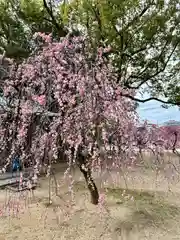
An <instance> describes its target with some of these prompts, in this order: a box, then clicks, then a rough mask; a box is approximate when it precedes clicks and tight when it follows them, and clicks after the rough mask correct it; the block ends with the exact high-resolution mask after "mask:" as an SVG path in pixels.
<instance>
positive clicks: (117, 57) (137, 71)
mask: <svg viewBox="0 0 180 240" xmlns="http://www.w3.org/2000/svg"><path fill="white" fill-rule="evenodd" d="M61 8H62V12H63V13H64V15H65V20H66V22H68V24H69V25H70V26H73V27H75V28H77V29H81V31H82V32H83V34H86V35H88V36H89V37H90V40H91V46H92V48H96V46H110V47H111V48H112V50H111V53H112V54H111V55H110V56H109V57H110V58H111V59H113V62H114V63H113V64H114V66H115V67H116V71H117V73H118V79H117V81H118V82H119V83H120V84H121V85H122V86H124V87H125V88H129V89H136V90H141V91H145V90H146V91H147V92H148V93H150V95H151V97H150V98H149V99H145V100H141V99H137V98H136V101H139V102H145V101H149V100H152V99H155V100H157V97H158V96H161V97H165V98H167V99H168V101H167V102H169V103H170V102H171V103H173V104H177V105H179V104H180V88H179V70H180V69H179V68H180V62H179V50H180V11H179V9H180V7H179V1H178V0H170V1H163V0H158V1H154V0H146V1H139V0H137V1H134V0H133V1H131V0H128V1H127V0H126V1H118V0H117V1H116V0H111V1H109V0H103V1H99V0H95V1H94V0H87V1H85V0H82V1H78V0H74V1H71V2H70V3H69V6H66V8H65V7H64V6H63V5H62V6H61ZM64 9H65V10H64ZM107 55H109V54H107ZM165 102H166V101H164V103H165Z"/></svg>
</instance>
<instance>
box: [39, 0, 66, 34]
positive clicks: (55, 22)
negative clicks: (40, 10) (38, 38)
mask: <svg viewBox="0 0 180 240" xmlns="http://www.w3.org/2000/svg"><path fill="white" fill-rule="evenodd" d="M43 3H44V7H45V9H46V11H47V13H48V14H49V16H50V17H51V20H52V21H51V23H52V24H53V25H54V26H55V27H56V29H57V30H58V33H59V36H60V37H65V36H66V34H67V31H65V30H64V27H63V26H62V25H59V24H58V23H57V21H56V19H55V17H54V15H53V11H52V7H51V8H49V7H48V5H47V2H46V0H43Z"/></svg>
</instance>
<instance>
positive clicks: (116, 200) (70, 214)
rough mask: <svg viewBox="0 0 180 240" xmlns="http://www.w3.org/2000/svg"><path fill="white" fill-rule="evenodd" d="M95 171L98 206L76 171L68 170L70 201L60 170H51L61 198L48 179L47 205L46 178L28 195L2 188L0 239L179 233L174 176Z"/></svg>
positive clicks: (163, 237) (125, 238)
mask: <svg viewBox="0 0 180 240" xmlns="http://www.w3.org/2000/svg"><path fill="white" fill-rule="evenodd" d="M95 175H96V182H97V185H98V187H99V189H100V193H101V197H102V198H103V196H104V193H105V194H106V197H105V204H104V205H103V206H102V207H101V206H93V205H92V204H90V202H89V194H88V191H87V189H86V186H85V184H84V181H79V180H83V179H82V176H81V175H80V173H79V172H78V171H74V178H75V179H76V182H75V184H74V192H75V199H74V200H75V205H72V202H71V196H70V193H69V192H68V185H69V184H68V181H70V179H69V180H68V179H66V180H65V182H63V176H62V174H57V179H58V181H59V182H58V183H59V185H60V186H59V194H60V196H61V197H62V198H63V199H61V198H59V197H55V189H54V183H52V185H51V186H52V188H51V190H52V195H53V196H52V204H51V206H48V180H47V179H46V180H45V179H42V180H41V186H40V188H38V189H37V190H36V191H35V192H34V196H33V195H32V193H25V194H24V195H18V194H17V193H16V194H11V193H7V196H6V193H5V191H2V192H1V193H0V202H1V211H2V212H1V213H3V214H2V216H1V217H0V240H13V239H14V240H15V239H16V240H44V239H46V240H57V239H61V240H63V239H73V240H86V239H87V240H88V239H89V240H97V239H102V240H109V239H114V240H145V239H149V240H157V239H159V240H171V239H173V240H176V239H177V240H178V239H180V190H179V189H180V183H179V176H176V177H174V179H168V180H167V178H166V177H165V176H163V175H158V176H156V174H155V173H153V172H150V171H149V170H148V171H146V170H145V171H141V172H140V171H139V170H138V171H127V172H124V175H125V176H124V177H123V176H122V175H121V174H120V173H119V174H117V173H116V174H115V173H110V174H107V173H106V174H104V175H103V177H102V176H98V175H97V174H95ZM100 179H103V180H102V181H100ZM124 179H126V183H125V182H124ZM155 179H156V181H155ZM126 185H127V187H128V189H126ZM9 199H10V202H9V205H8V204H7V205H6V209H5V207H4V210H3V204H4V203H5V202H6V203H7V200H9ZM18 199H19V201H17V200H18ZM18 202H19V204H21V205H20V206H19V207H18V206H17V204H18ZM10 205H11V206H10ZM7 206H9V207H7ZM13 208H14V209H13ZM17 209H18V210H19V213H17V212H16V211H17ZM3 211H4V212H3ZM9 211H10V213H9ZM5 213H6V216H3V215H4V214H5ZM13 214H14V216H13ZM8 215H9V216H8Z"/></svg>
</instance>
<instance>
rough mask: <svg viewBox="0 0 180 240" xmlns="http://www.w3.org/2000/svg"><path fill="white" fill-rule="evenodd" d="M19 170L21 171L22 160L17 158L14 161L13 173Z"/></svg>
mask: <svg viewBox="0 0 180 240" xmlns="http://www.w3.org/2000/svg"><path fill="white" fill-rule="evenodd" d="M17 170H20V160H19V158H18V157H17V156H16V157H15V158H14V159H13V165H12V171H13V172H16V171H17Z"/></svg>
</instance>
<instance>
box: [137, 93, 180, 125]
mask: <svg viewBox="0 0 180 240" xmlns="http://www.w3.org/2000/svg"><path fill="white" fill-rule="evenodd" d="M137 97H138V98H141V99H142V97H141V96H140V95H139V94H138V95H137ZM145 97H148V95H144V97H143V98H145ZM138 114H139V116H140V119H141V120H149V121H150V122H152V123H155V124H163V123H164V122H167V121H169V120H175V121H180V108H178V107H169V108H168V109H165V108H163V107H162V103H160V102H158V101H154V100H152V101H149V102H146V103H140V104H139V107H138Z"/></svg>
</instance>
